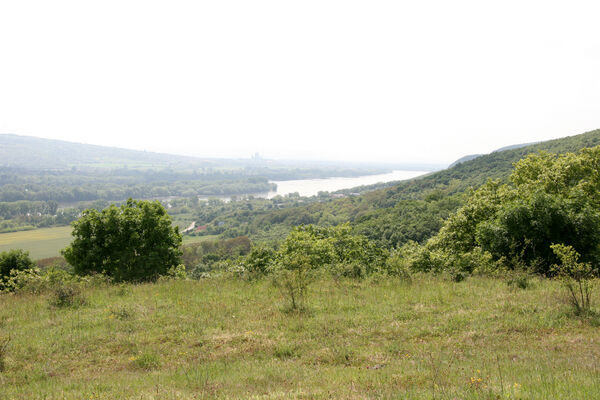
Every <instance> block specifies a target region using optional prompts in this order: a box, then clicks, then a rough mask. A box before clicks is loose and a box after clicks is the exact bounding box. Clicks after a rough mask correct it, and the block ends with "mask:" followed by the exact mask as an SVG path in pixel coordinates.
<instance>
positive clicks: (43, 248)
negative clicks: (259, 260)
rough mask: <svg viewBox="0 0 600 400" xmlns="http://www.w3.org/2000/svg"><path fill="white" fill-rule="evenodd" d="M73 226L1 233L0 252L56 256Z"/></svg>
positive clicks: (196, 239)
mask: <svg viewBox="0 0 600 400" xmlns="http://www.w3.org/2000/svg"><path fill="white" fill-rule="evenodd" d="M214 238H216V236H184V237H183V244H189V243H197V242H201V241H204V240H210V239H214ZM72 239H73V238H72V237H71V227H70V226H60V227H56V228H42V229H33V230H30V231H20V232H10V233H0V252H3V251H7V250H11V249H23V250H27V251H29V254H30V256H31V258H33V259H40V258H48V257H55V256H58V255H59V254H60V250H61V249H63V248H65V247H67V246H68V245H69V243H71V240H72Z"/></svg>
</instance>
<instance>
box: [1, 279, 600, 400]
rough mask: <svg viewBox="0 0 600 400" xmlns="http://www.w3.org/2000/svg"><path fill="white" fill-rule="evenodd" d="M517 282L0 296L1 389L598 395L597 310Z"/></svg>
mask: <svg viewBox="0 0 600 400" xmlns="http://www.w3.org/2000/svg"><path fill="white" fill-rule="evenodd" d="M530 283H531V284H530V286H529V287H528V288H526V289H520V288H518V287H516V286H511V285H508V284H507V282H506V281H505V280H504V279H499V278H489V277H471V278H468V279H467V280H466V281H463V282H459V283H455V282H452V281H450V280H448V279H446V278H444V277H442V276H432V275H416V276H414V277H413V279H412V282H406V281H402V280H399V279H393V278H388V277H386V278H381V277H377V276H374V277H372V278H369V279H366V280H362V281H356V280H354V281H353V280H334V279H332V278H323V279H322V280H320V281H318V282H316V283H315V284H313V285H312V286H311V290H310V293H309V302H308V309H307V310H305V311H303V312H290V311H288V308H287V305H286V303H285V298H284V297H282V295H281V294H280V292H279V291H278V290H277V289H276V288H274V287H273V286H272V285H271V284H270V282H269V281H268V280H263V281H258V282H246V281H242V280H238V279H232V278H225V277H222V278H210V279H204V280H200V281H178V280H170V281H161V282H158V283H155V284H140V285H132V284H124V285H112V286H104V287H91V288H88V289H86V290H85V291H84V292H83V295H84V298H85V304H83V305H81V306H79V307H66V308H57V307H56V306H52V305H50V303H51V298H52V294H51V293H46V294H41V295H40V294H37V295H33V294H25V293H21V294H8V295H1V296H0V337H4V338H6V337H10V338H11V340H10V342H9V344H8V346H7V347H6V349H5V351H4V355H3V359H4V371H3V372H0V398H2V399H27V400H34V399H205V398H206V399H208V398H222V399H233V398H254V399H288V398H297V399H315V398H316V399H325V398H346V399H365V398H380V399H592V398H598V397H599V396H600V346H599V342H600V329H598V327H599V325H600V320H599V319H598V317H597V315H595V314H594V315H592V316H590V317H587V318H579V317H576V316H574V315H572V313H571V311H570V308H569V307H568V305H566V304H565V303H564V301H563V298H562V288H561V287H560V285H559V283H558V282H555V281H551V280H541V279H540V280H533V281H531V282H530ZM593 300H594V301H595V304H598V301H600V299H599V298H598V296H596V297H595V298H594V299H593Z"/></svg>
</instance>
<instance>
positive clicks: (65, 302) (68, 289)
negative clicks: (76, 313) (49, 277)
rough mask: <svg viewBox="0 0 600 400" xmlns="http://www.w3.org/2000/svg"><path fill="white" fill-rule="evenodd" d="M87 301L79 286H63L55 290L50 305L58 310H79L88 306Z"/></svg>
mask: <svg viewBox="0 0 600 400" xmlns="http://www.w3.org/2000/svg"><path fill="white" fill-rule="evenodd" d="M86 302H87V301H86V299H85V297H84V296H83V295H82V293H81V288H80V287H79V286H78V285H74V284H73V285H63V286H59V287H57V288H56V289H54V291H53V293H52V296H51V297H50V305H52V306H54V307H57V308H77V307H79V306H82V305H85V304H86Z"/></svg>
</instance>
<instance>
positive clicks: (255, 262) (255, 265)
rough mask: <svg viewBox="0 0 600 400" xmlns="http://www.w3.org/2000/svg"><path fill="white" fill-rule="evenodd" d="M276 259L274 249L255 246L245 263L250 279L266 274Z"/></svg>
mask: <svg viewBox="0 0 600 400" xmlns="http://www.w3.org/2000/svg"><path fill="white" fill-rule="evenodd" d="M274 260H275V251H274V250H273V249H270V248H268V247H264V246H257V247H254V248H253V249H252V251H251V252H250V254H248V256H247V257H246V259H245V260H244V263H243V266H244V270H245V271H246V273H247V276H248V279H258V278H260V277H262V276H264V275H266V274H267V273H268V272H269V267H270V266H271V264H272V263H273V261H274Z"/></svg>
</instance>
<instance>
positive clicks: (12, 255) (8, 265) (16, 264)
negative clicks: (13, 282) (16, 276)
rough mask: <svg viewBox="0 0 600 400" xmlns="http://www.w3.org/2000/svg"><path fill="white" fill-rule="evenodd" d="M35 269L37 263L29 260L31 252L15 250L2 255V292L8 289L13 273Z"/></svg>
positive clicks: (0, 283)
mask: <svg viewBox="0 0 600 400" xmlns="http://www.w3.org/2000/svg"><path fill="white" fill-rule="evenodd" d="M33 268H35V263H34V262H33V261H32V260H31V258H29V252H27V251H23V250H21V249H14V250H10V251H4V252H2V253H0V291H2V290H5V289H6V284H7V281H8V280H9V279H10V277H11V273H12V272H13V271H25V270H31V269H33Z"/></svg>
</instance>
